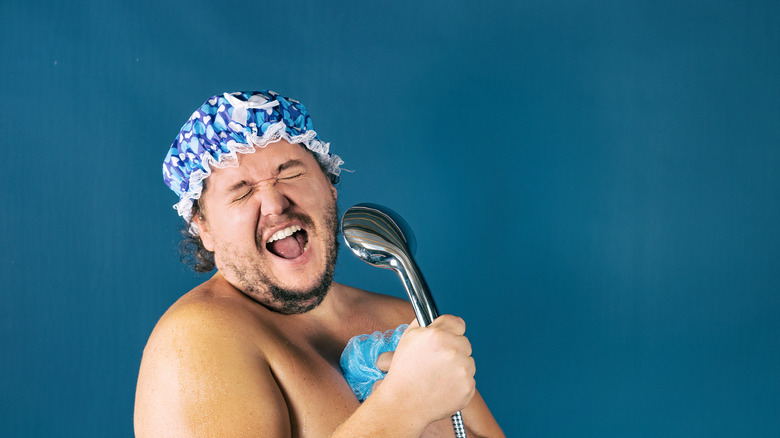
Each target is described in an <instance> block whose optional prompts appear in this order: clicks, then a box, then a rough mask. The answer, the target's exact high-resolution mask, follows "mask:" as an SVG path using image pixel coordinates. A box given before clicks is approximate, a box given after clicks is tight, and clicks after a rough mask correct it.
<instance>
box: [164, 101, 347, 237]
mask: <svg viewBox="0 0 780 438" xmlns="http://www.w3.org/2000/svg"><path fill="white" fill-rule="evenodd" d="M282 139H284V140H287V141H288V142H290V143H293V144H295V143H300V144H302V145H304V146H305V147H306V148H307V149H309V150H311V151H312V152H314V153H315V156H316V157H317V159H318V161H319V162H320V164H322V165H323V167H324V168H325V171H326V172H327V173H328V174H330V175H335V176H338V175H339V173H340V172H341V168H340V167H339V166H341V164H343V163H344V162H343V161H342V160H341V158H339V157H338V156H337V155H333V154H330V153H329V152H328V150H329V148H330V143H325V142H323V141H321V140H320V139H319V137H318V136H317V133H316V132H315V131H314V129H313V126H312V122H311V117H310V116H309V112H308V111H307V110H306V107H305V106H303V104H301V103H300V102H298V101H297V100H293V99H289V98H286V97H283V96H280V95H279V94H278V93H275V92H273V91H270V90H261V91H242V92H236V93H224V94H222V95H221V96H212V97H211V98H209V99H208V100H207V101H206V102H205V103H204V104H203V105H202V106H201V107H200V108H198V109H197V110H196V111H195V112H194V113H192V116H190V118H189V120H187V123H185V124H184V126H182V128H181V131H179V135H178V136H177V137H176V140H175V141H174V142H173V144H172V145H171V148H170V150H169V151H168V155H166V156H165V161H164V162H163V179H164V180H165V184H166V185H167V186H168V187H170V188H171V190H173V191H174V192H175V193H176V194H177V195H179V202H178V203H176V204H175V205H174V206H173V207H174V208H175V209H176V211H177V212H178V213H179V216H181V217H183V218H184V220H186V221H189V220H190V219H192V203H193V200H195V199H200V195H201V192H202V191H203V180H204V179H206V178H207V177H208V176H209V175H211V169H212V167H217V168H223V167H238V156H237V154H247V153H252V152H254V151H255V148H258V147H259V148H264V147H266V146H267V145H268V144H270V143H274V142H277V141H279V140H282Z"/></svg>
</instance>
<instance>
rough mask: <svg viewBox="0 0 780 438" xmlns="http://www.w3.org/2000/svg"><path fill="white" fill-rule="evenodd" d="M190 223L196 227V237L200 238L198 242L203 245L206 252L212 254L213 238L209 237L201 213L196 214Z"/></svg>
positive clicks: (207, 228)
mask: <svg viewBox="0 0 780 438" xmlns="http://www.w3.org/2000/svg"><path fill="white" fill-rule="evenodd" d="M192 222H193V223H194V224H195V226H196V227H198V236H200V241H201V242H202V243H203V246H204V247H205V248H206V249H207V250H209V251H211V252H214V237H213V236H212V235H211V231H210V229H209V225H208V221H206V218H205V217H204V216H203V214H202V213H198V214H197V215H195V217H193V218H192Z"/></svg>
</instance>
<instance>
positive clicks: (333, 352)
mask: <svg viewBox="0 0 780 438" xmlns="http://www.w3.org/2000/svg"><path fill="white" fill-rule="evenodd" d="M333 344H334V345H332V346H323V345H315V346H313V345H310V344H308V343H303V342H301V343H297V342H294V341H290V340H287V339H286V340H283V341H280V344H279V345H278V348H277V349H276V351H275V352H274V354H273V355H269V356H268V360H269V365H270V367H271V371H272V373H273V375H274V378H275V379H276V382H277V384H278V385H279V388H280V390H281V392H282V394H283V396H284V399H285V402H286V403H287V410H288V412H289V415H290V425H291V430H292V436H293V437H318V436H329V435H330V434H331V433H332V432H333V431H334V430H335V429H336V428H337V427H338V426H339V425H340V424H341V423H342V422H344V420H346V419H347V418H348V417H349V416H350V415H351V414H352V413H353V412H354V411H355V409H357V408H358V406H360V402H358V400H357V398H356V397H355V395H354V394H353V392H352V389H351V388H350V387H349V385H348V384H347V382H346V380H344V376H343V374H342V372H341V368H340V366H339V363H338V359H339V356H340V353H341V348H343V346H341V345H340V343H336V342H334V343H333Z"/></svg>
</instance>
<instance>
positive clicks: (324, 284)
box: [266, 199, 339, 315]
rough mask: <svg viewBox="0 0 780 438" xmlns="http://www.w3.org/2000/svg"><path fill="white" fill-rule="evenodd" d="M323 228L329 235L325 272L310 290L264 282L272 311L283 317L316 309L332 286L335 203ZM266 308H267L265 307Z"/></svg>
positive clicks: (336, 250) (335, 248)
mask: <svg viewBox="0 0 780 438" xmlns="http://www.w3.org/2000/svg"><path fill="white" fill-rule="evenodd" d="M325 226H326V229H327V230H328V231H330V234H329V235H328V236H327V238H328V243H327V246H326V256H325V271H324V272H323V273H322V275H320V277H319V279H318V280H317V284H316V285H315V286H314V287H312V288H311V289H308V290H305V291H295V290H291V289H286V288H284V287H282V286H279V285H277V284H274V283H273V282H271V281H266V287H267V288H268V292H270V293H271V297H272V298H273V303H274V307H273V308H272V310H274V311H276V312H279V313H283V314H285V315H295V314H300V313H306V312H308V311H309V310H312V309H314V308H316V307H317V306H319V305H320V303H322V300H324V299H325V296H326V295H327V294H328V291H329V290H330V286H331V285H332V284H333V272H334V271H335V270H336V257H337V256H338V253H339V241H338V238H337V236H338V232H339V230H338V211H337V209H336V202H335V199H334V202H333V204H332V206H331V208H328V210H327V211H326V217H325ZM266 307H269V306H267V305H266Z"/></svg>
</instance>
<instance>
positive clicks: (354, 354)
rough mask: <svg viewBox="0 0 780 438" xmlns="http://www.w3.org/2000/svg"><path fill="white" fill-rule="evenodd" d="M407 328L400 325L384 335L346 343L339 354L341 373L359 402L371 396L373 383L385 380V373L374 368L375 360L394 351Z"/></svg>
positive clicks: (365, 336)
mask: <svg viewBox="0 0 780 438" xmlns="http://www.w3.org/2000/svg"><path fill="white" fill-rule="evenodd" d="M408 327H409V325H408V324H402V325H400V326H398V328H397V329H395V330H387V331H386V332H384V333H382V332H380V331H376V332H374V333H372V334H370V335H359V336H355V337H353V338H352V339H350V340H349V342H348V343H347V347H346V348H345V349H344V352H343V353H341V371H342V373H344V378H345V379H347V383H349V386H350V387H351V388H352V392H354V393H355V396H357V398H358V400H360V401H361V402H362V401H363V400H365V399H366V398H368V396H369V395H371V390H372V389H373V388H374V383H376V381H377V380H380V379H384V378H385V374H386V373H383V372H382V371H380V370H379V368H377V367H376V360H377V358H379V355H380V354H382V353H385V352H387V351H395V348H396V347H397V346H398V341H400V340H401V335H403V334H404V331H405V330H406V329H407V328H408Z"/></svg>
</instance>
